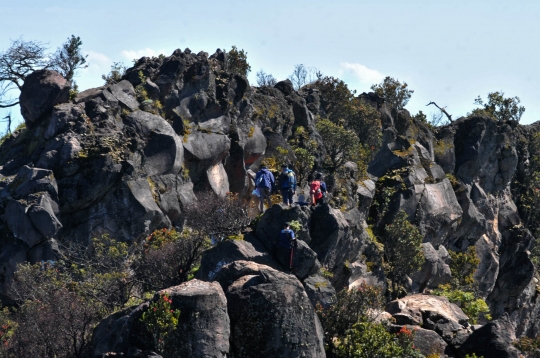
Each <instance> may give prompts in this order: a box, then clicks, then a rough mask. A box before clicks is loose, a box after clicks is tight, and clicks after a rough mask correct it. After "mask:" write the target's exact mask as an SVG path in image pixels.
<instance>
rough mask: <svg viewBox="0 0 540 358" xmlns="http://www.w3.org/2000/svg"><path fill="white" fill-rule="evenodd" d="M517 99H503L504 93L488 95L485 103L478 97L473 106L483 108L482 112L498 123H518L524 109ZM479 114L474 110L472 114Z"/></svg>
mask: <svg viewBox="0 0 540 358" xmlns="http://www.w3.org/2000/svg"><path fill="white" fill-rule="evenodd" d="M520 102H521V101H520V99H519V97H513V98H512V97H509V98H505V97H504V92H491V93H488V98H487V103H485V102H484V101H483V100H482V98H480V96H478V98H476V99H475V100H474V104H476V105H479V106H483V108H482V110H484V111H485V112H487V114H488V115H490V116H492V117H493V118H495V119H497V120H499V121H509V120H513V121H516V122H519V121H520V119H521V116H522V115H523V113H524V112H525V107H523V106H520V105H519V103H520ZM477 113H478V114H481V113H479V112H478V110H474V111H473V112H472V114H477Z"/></svg>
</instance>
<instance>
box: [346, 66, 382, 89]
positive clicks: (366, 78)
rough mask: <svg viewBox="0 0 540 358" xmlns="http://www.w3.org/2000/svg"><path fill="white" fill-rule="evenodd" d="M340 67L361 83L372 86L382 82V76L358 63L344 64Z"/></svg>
mask: <svg viewBox="0 0 540 358" xmlns="http://www.w3.org/2000/svg"><path fill="white" fill-rule="evenodd" d="M341 67H343V68H344V69H345V71H347V72H351V73H353V74H354V75H355V76H356V77H357V78H358V79H359V80H360V82H361V83H363V84H367V85H372V84H374V83H379V82H382V80H383V79H384V75H383V74H382V73H380V72H379V71H377V70H373V69H371V68H367V67H366V66H364V65H362V64H360V63H348V62H344V63H342V64H341Z"/></svg>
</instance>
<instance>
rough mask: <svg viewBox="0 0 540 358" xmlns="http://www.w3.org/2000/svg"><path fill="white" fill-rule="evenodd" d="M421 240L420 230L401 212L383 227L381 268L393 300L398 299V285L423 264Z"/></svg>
mask: <svg viewBox="0 0 540 358" xmlns="http://www.w3.org/2000/svg"><path fill="white" fill-rule="evenodd" d="M422 238H423V236H422V234H421V233H420V230H419V229H418V228H417V227H416V226H414V225H412V224H411V223H410V222H409V220H408V218H407V214H406V213H405V212H404V211H403V210H401V211H400V212H399V213H398V214H397V215H396V217H395V218H394V221H393V222H392V223H390V224H388V225H386V226H385V227H384V235H383V238H382V242H383V244H384V258H385V260H384V264H383V268H384V270H385V272H386V274H387V276H388V278H389V279H390V281H391V283H392V292H391V295H392V298H393V299H396V298H397V297H398V293H399V285H401V284H403V283H405V280H406V278H407V275H410V274H411V273H413V272H415V271H417V270H419V269H420V267H421V266H422V264H423V263H424V254H423V251H422V247H421V245H420V244H421V243H422Z"/></svg>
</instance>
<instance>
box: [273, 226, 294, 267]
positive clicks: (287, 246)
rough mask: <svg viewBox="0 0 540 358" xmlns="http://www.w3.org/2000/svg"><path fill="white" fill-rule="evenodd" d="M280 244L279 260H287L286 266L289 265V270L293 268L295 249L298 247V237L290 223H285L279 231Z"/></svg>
mask: <svg viewBox="0 0 540 358" xmlns="http://www.w3.org/2000/svg"><path fill="white" fill-rule="evenodd" d="M277 244H278V245H277V246H278V255H279V258H278V260H279V261H280V262H281V263H283V262H285V265H284V266H285V267H287V266H288V267H289V270H290V271H292V270H293V268H294V267H293V266H294V265H293V261H294V260H293V259H294V249H296V247H297V243H296V237H295V236H294V231H292V230H291V229H290V224H289V223H285V224H284V225H283V230H281V232H280V233H279V240H278V242H277Z"/></svg>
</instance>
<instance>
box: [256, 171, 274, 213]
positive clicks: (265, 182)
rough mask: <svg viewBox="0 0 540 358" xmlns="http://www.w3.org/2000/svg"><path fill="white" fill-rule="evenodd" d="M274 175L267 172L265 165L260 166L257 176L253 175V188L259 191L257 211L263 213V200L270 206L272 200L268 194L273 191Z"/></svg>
mask: <svg viewBox="0 0 540 358" xmlns="http://www.w3.org/2000/svg"><path fill="white" fill-rule="evenodd" d="M275 185H276V183H275V179H274V174H272V172H270V170H268V168H267V167H266V165H265V164H261V167H260V169H259V171H258V172H257V175H255V187H256V188H257V190H258V191H259V210H260V212H261V213H262V212H264V199H266V200H267V202H268V207H271V206H272V200H271V199H270V194H272V192H273V191H274V187H275Z"/></svg>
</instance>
